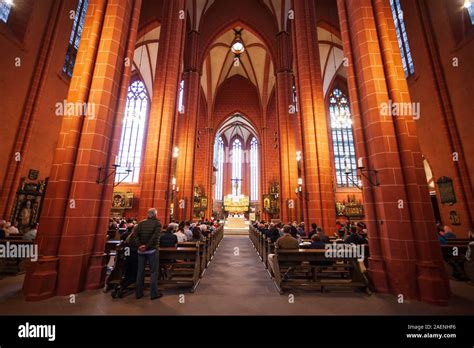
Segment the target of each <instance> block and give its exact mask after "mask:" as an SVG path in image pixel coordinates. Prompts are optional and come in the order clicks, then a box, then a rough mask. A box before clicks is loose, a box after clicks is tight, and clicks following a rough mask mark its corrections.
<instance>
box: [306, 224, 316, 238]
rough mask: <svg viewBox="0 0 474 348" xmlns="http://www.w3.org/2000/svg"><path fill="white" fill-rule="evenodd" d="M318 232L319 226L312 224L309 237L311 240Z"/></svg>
mask: <svg viewBox="0 0 474 348" xmlns="http://www.w3.org/2000/svg"><path fill="white" fill-rule="evenodd" d="M317 232H318V225H316V224H315V223H314V222H313V223H312V224H311V231H309V233H308V237H309V238H311V237H312V236H313V234H316V233H317Z"/></svg>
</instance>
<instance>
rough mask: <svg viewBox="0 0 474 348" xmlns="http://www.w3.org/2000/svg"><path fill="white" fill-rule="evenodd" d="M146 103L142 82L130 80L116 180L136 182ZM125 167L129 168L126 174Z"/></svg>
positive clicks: (147, 103) (138, 173) (146, 108)
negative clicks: (128, 172)
mask: <svg viewBox="0 0 474 348" xmlns="http://www.w3.org/2000/svg"><path fill="white" fill-rule="evenodd" d="M148 105H149V98H148V95H147V93H146V89H145V85H144V84H143V82H142V81H139V80H137V81H134V82H132V83H131V84H130V86H129V88H128V94H127V103H126V105H125V116H124V119H123V127H122V136H121V138H120V148H119V154H118V162H117V164H119V165H120V168H118V170H117V172H118V173H117V175H116V176H115V181H116V182H120V181H122V180H123V182H126V183H138V180H139V177H140V167H141V157H142V150H143V140H144V139H143V138H144V134H145V125H146V118H147V115H148ZM126 169H130V170H131V172H130V174H129V175H128V176H127V173H126Z"/></svg>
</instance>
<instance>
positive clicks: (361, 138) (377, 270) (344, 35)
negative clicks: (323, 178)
mask: <svg viewBox="0 0 474 348" xmlns="http://www.w3.org/2000/svg"><path fill="white" fill-rule="evenodd" d="M338 11H339V23H340V28H341V39H342V43H343V48H344V55H345V57H346V58H347V59H348V62H349V64H348V66H347V85H348V90H349V100H350V103H351V115H352V122H353V130H354V142H355V147H356V149H357V151H356V153H357V154H358V155H359V156H360V157H361V158H363V160H364V161H365V162H364V163H365V166H366V167H367V168H372V165H371V163H370V162H369V159H368V158H367V144H366V140H365V134H364V129H365V126H364V123H363V120H362V118H361V110H360V103H359V100H360V96H359V91H358V89H357V81H356V76H355V72H354V65H353V64H352V62H353V61H354V59H353V56H352V43H351V39H350V36H349V29H348V21H347V13H346V8H345V4H344V0H338ZM362 183H363V190H362V194H363V197H364V199H363V202H364V214H365V217H364V222H365V223H366V225H367V230H368V234H369V248H370V257H369V269H368V272H369V275H370V279H371V281H372V282H373V283H374V284H375V285H376V288H377V290H378V291H380V292H388V291H389V289H388V280H387V274H386V271H385V264H384V260H383V257H382V250H381V245H380V236H379V230H378V225H377V224H378V218H377V215H376V209H375V208H376V207H375V200H374V188H373V187H372V186H370V185H369V182H368V181H367V179H366V178H365V177H362Z"/></svg>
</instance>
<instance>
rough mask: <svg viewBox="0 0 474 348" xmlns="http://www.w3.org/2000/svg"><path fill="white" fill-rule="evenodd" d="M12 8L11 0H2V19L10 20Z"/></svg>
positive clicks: (0, 9) (0, 16)
mask: <svg viewBox="0 0 474 348" xmlns="http://www.w3.org/2000/svg"><path fill="white" fill-rule="evenodd" d="M11 9H12V1H11V0H0V21H2V22H5V23H6V22H8V17H9V16H10V11H11Z"/></svg>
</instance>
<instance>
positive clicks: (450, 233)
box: [444, 226, 457, 239]
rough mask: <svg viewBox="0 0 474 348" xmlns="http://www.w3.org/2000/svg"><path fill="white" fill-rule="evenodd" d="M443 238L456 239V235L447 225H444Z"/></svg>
mask: <svg viewBox="0 0 474 348" xmlns="http://www.w3.org/2000/svg"><path fill="white" fill-rule="evenodd" d="M444 238H446V239H456V238H457V236H456V234H455V233H454V232H453V230H452V229H451V227H449V226H444Z"/></svg>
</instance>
